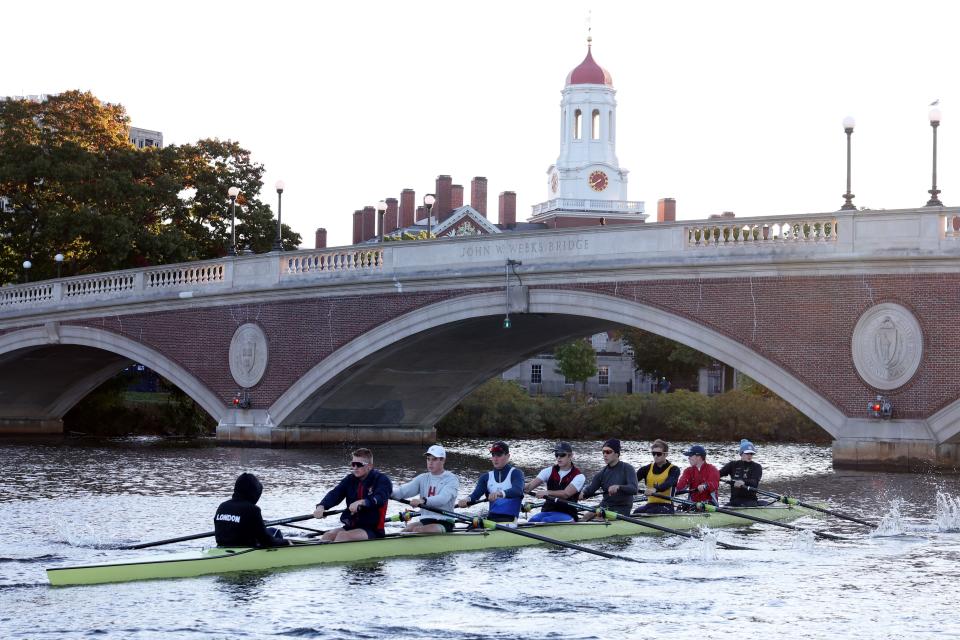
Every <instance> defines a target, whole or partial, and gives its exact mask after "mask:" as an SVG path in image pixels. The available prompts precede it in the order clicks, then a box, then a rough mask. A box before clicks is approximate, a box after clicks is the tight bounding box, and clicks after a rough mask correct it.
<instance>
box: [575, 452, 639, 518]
mask: <svg viewBox="0 0 960 640" xmlns="http://www.w3.org/2000/svg"><path fill="white" fill-rule="evenodd" d="M600 452H601V453H602V454H603V461H604V463H605V466H604V467H603V469H602V470H601V471H600V473H598V474H597V475H595V476H593V479H592V480H590V483H589V484H588V485H587V486H585V487H584V488H583V490H582V491H581V492H580V500H581V501H583V500H587V499H588V498H591V497H592V496H593V495H595V494H596V493H597V492H598V491H601V490H602V491H603V500H601V501H600V507H601V508H603V509H608V510H610V511H616V512H617V513H619V514H620V515H624V516H629V515H630V509H631V508H633V496H635V495H637V472H636V470H635V469H634V468H633V467H632V466H630V465H629V464H627V463H626V462H623V461H621V460H620V441H619V440H617V439H616V438H610V439H609V440H607V441H606V442H604V443H603V447H602V448H601V449H600ZM595 515H596V514H595V513H588V514H586V515H584V516H583V519H584V520H592V519H593V518H594V516H595Z"/></svg>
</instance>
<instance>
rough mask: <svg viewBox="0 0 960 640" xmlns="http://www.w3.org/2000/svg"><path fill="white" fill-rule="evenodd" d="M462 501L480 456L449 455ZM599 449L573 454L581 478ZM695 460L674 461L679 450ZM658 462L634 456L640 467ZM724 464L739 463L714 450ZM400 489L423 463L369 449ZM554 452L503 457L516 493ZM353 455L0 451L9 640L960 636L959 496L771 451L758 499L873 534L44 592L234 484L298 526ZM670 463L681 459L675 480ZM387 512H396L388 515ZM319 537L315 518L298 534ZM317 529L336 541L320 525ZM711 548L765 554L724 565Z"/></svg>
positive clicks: (743, 533) (665, 541)
mask: <svg viewBox="0 0 960 640" xmlns="http://www.w3.org/2000/svg"><path fill="white" fill-rule="evenodd" d="M444 444H446V445H447V448H448V451H449V452H450V454H449V456H450V459H449V461H448V468H449V469H450V470H451V471H453V472H454V473H457V474H458V475H459V476H460V478H461V493H462V494H463V495H466V494H467V493H469V492H470V490H471V489H472V488H473V485H474V483H475V481H476V477H477V474H478V473H479V472H480V471H482V470H485V469H486V468H487V467H488V464H489V463H488V459H487V456H486V455H485V451H486V446H485V445H486V444H487V443H485V442H480V441H458V442H453V443H444ZM599 444H600V443H599V442H584V443H575V447H576V449H577V451H578V452H579V457H578V459H577V463H578V465H579V466H580V467H581V468H582V469H584V471H585V472H587V475H591V474H592V473H593V472H594V471H596V469H597V468H598V467H599V465H600V460H599V457H600V456H599V454H598V450H599ZM684 444H686V443H674V444H673V447H672V448H673V450H674V451H679V450H680V448H681V446H682V445H684ZM648 446H649V443H647V442H627V443H624V459H625V460H626V461H628V462H630V463H632V464H634V465H635V466H637V465H638V464H645V463H646V462H647V456H646V455H644V452H646V451H647V447H648ZM708 450H709V451H710V452H711V458H712V461H714V462H718V461H719V462H723V461H726V460H727V459H730V458H732V457H733V455H734V453H735V451H734V449H733V447H732V445H727V444H724V445H719V444H715V445H711V446H708ZM375 453H376V456H377V466H378V468H380V469H381V470H382V471H385V472H386V473H387V474H389V475H390V476H391V477H392V478H393V479H394V480H400V481H403V480H407V479H409V478H411V477H412V476H413V475H415V474H416V473H419V472H420V471H421V468H422V466H423V459H422V457H421V451H420V450H419V448H403V447H393V448H390V449H382V450H377V451H375ZM549 453H550V446H549V443H546V442H543V441H526V442H522V443H515V444H514V445H513V460H514V462H515V463H516V464H518V466H520V467H521V468H523V469H524V470H525V471H526V472H527V473H528V475H530V474H533V473H535V472H536V471H538V470H539V469H540V468H541V467H542V466H545V465H546V464H549V463H550V462H552V459H551V457H550V455H549ZM345 456H346V450H270V449H240V448H225V447H216V446H213V445H212V444H210V443H206V444H196V443H181V444H177V443H171V442H165V441H161V440H152V439H137V440H117V441H110V442H95V441H84V440H81V441H72V442H66V443H39V442H27V443H17V444H5V445H0V478H2V479H3V483H2V486H0V522H2V531H3V539H2V547H0V637H2V638H81V637H103V638H158V637H161V636H162V637H165V638H272V637H280V638H283V637H303V638H382V637H388V636H389V637H393V638H417V637H433V638H457V639H459V638H533V637H536V638H628V637H629V638H652V637H664V638H671V639H675V638H705V637H706V638H733V637H737V638H742V637H755V638H765V637H772V636H774V635H778V636H781V637H790V638H793V637H804V638H828V637H829V638H833V637H847V638H887V637H890V638H893V637H900V636H903V635H905V634H909V635H910V637H911V638H918V637H921V638H922V637H934V636H936V637H940V638H943V637H946V638H949V637H955V638H960V626H958V624H957V623H956V622H955V619H954V618H955V616H954V614H953V608H954V607H955V603H956V602H957V600H958V599H960V598H958V596H960V587H958V586H957V585H958V584H960V478H957V477H955V476H937V475H923V476H917V475H899V474H884V473H854V472H846V471H834V470H833V469H832V466H831V462H830V450H829V448H826V447H820V446H812V445H809V446H808V445H766V446H763V447H761V448H760V452H759V454H758V456H757V461H758V462H760V463H761V464H763V465H764V486H765V487H766V488H767V489H769V490H772V491H776V492H779V493H786V494H789V495H796V496H800V497H802V498H804V499H809V500H814V501H828V502H830V503H831V504H832V505H833V507H834V508H836V509H839V510H842V511H844V512H848V513H850V514H851V515H855V516H857V517H861V518H864V519H867V520H872V521H874V522H877V523H878V524H880V527H879V528H878V529H877V530H875V531H873V532H871V531H868V530H866V529H864V528H862V527H860V526H858V525H856V524H853V523H850V522H845V521H842V520H839V519H836V518H832V517H805V518H803V519H801V520H798V521H796V524H798V525H800V526H802V527H804V528H807V529H817V530H822V531H828V532H830V533H834V534H838V535H843V536H847V537H849V538H850V540H848V541H831V540H822V539H818V538H816V537H814V536H813V535H812V534H810V533H808V532H795V531H790V530H786V529H782V528H779V527H773V526H770V525H752V526H749V527H746V528H741V529H722V530H717V531H715V532H712V533H711V534H710V535H709V536H708V539H707V540H705V541H702V542H701V541H691V540H687V539H684V538H678V537H673V536H639V537H636V538H628V539H614V540H610V541H602V542H592V543H587V544H588V545H589V546H593V547H595V548H597V549H602V550H605V551H608V552H612V553H617V554H622V555H627V556H630V557H634V558H638V559H642V560H645V561H646V562H647V564H646V566H640V565H635V564H633V563H626V562H621V561H615V560H605V559H602V558H598V557H595V556H592V555H587V554H584V553H579V552H576V551H569V550H561V549H553V548H547V547H528V548H524V549H514V550H502V551H491V552H476V553H461V554H450V555H446V556H437V557H426V558H407V559H403V558H399V559H391V560H385V561H378V562H370V563H367V564H362V565H333V566H317V567H306V568H297V569H284V570H277V571H269V572H262V573H248V574H234V575H224V576H206V577H199V578H190V579H183V580H163V581H149V582H135V583H126V584H121V585H96V586H87V587H71V588H57V589H53V588H50V587H49V586H48V585H47V581H46V576H45V573H44V569H45V568H46V567H48V566H52V565H57V564H75V563H85V562H93V561H104V560H109V559H113V558H118V557H129V556H132V555H133V554H147V553H167V552H173V551H183V550H186V549H192V548H196V547H197V546H198V543H197V542H184V543H179V544H175V545H170V546H166V547H158V548H156V549H153V550H144V551H117V550H111V549H110V548H109V547H112V546H117V545H123V544H130V543H135V542H141V541H146V540H157V539H161V538H167V537H173V536H178V535H184V534H187V533H196V532H201V531H206V530H209V529H211V528H212V526H211V525H212V514H213V512H214V510H215V509H216V506H217V504H218V503H219V502H220V501H221V500H223V499H226V497H228V496H229V494H230V491H231V489H232V484H233V480H234V478H235V477H236V475H237V474H238V473H240V472H241V471H253V472H255V473H256V474H257V475H258V476H259V477H260V478H261V480H262V481H263V483H264V485H265V491H264V495H263V498H262V499H261V501H260V505H261V507H262V508H263V511H264V515H265V517H266V518H267V519H275V518H282V517H286V516H291V515H298V514H302V513H308V512H310V511H311V510H312V508H313V505H314V504H315V503H316V502H317V501H318V500H319V498H320V497H322V495H323V494H324V492H325V491H326V490H327V489H329V488H330V487H331V486H332V484H333V483H335V482H336V481H337V480H338V479H339V478H340V477H341V476H342V475H343V474H345V473H346V469H345V464H344V463H345ZM681 458H682V457H681V456H679V455H678V454H676V453H674V455H673V456H672V459H673V460H674V462H683V461H682V459H681ZM396 510H398V507H394V508H393V509H392V510H391V511H396ZM303 524H307V525H308V526H319V525H320V523H319V522H317V521H313V522H307V523H303ZM326 524H328V525H329V524H332V522H331V520H328V521H326ZM714 539H719V540H721V541H726V542H731V543H736V544H740V545H743V546H749V547H752V548H754V549H756V550H755V551H750V552H743V551H729V550H724V549H721V548H717V547H716V545H715V544H714V543H713V540H714Z"/></svg>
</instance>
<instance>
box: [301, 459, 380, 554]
mask: <svg viewBox="0 0 960 640" xmlns="http://www.w3.org/2000/svg"><path fill="white" fill-rule="evenodd" d="M352 456H353V459H352V460H351V461H350V473H348V474H347V475H346V476H345V477H344V478H343V480H341V481H340V484H338V485H337V486H335V487H334V488H333V489H331V490H330V491H329V493H327V495H325V496H324V497H323V500H321V501H320V502H319V503H318V504H317V508H316V510H315V511H314V512H313V516H314V517H315V518H322V517H323V512H324V511H325V510H327V509H331V508H333V507H335V506H337V505H338V504H340V502H342V501H344V500H346V502H347V508H346V509H344V510H343V513H342V514H341V515H340V522H342V523H343V526H342V527H338V528H336V529H331V530H330V531H327V532H326V533H324V534H323V536H322V537H321V538H320V539H321V540H323V541H326V542H346V541H348V540H373V539H374V538H382V537H383V536H384V534H385V532H384V530H383V525H384V522H385V520H386V515H387V503H388V502H389V501H390V494H391V493H393V483H392V482H390V478H388V477H387V476H385V475H384V474H382V473H380V472H379V471H377V470H376V469H374V468H373V453H371V451H370V449H357V450H356V451H354V452H353V454H352Z"/></svg>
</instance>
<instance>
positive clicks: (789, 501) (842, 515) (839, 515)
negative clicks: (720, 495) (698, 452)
mask: <svg viewBox="0 0 960 640" xmlns="http://www.w3.org/2000/svg"><path fill="white" fill-rule="evenodd" d="M727 483H728V484H733V481H732V480H728V481H727ZM744 488H745V489H746V490H747V491H753V492H756V493H759V494H760V495H762V496H767V497H768V498H773V499H774V500H777V501H779V502H782V503H783V504H792V505H796V506H798V507H803V508H804V509H812V510H813V511H819V512H820V513H826V514H828V515H831V516H834V517H835V518H840V519H841V520H849V521H850V522H856V523H857V524H862V525H863V526H865V527H870V528H871V529H874V528H876V526H877V525H875V524H873V523H872V522H867V521H866V520H861V519H860V518H854V517H853V516H848V515H847V514H845V513H838V512H836V511H831V510H830V509H824V508H823V507H818V506H817V505H815V504H810V503H809V502H804V501H802V500H799V499H797V498H791V497H790V496H784V495H780V494H779V493H774V492H773V491H765V490H763V489H760V488H759V487H744Z"/></svg>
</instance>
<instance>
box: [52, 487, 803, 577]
mask: <svg viewBox="0 0 960 640" xmlns="http://www.w3.org/2000/svg"><path fill="white" fill-rule="evenodd" d="M738 511H743V512H744V513H746V514H750V515H754V516H758V517H761V518H765V519H768V520H776V521H785V520H793V519H796V518H799V517H801V516H804V515H815V513H812V512H810V511H808V510H805V509H802V508H799V507H795V506H770V507H751V508H744V509H738ZM642 519H643V520H644V521H649V522H650V523H652V524H657V525H660V526H665V527H670V528H672V529H679V530H690V529H696V528H700V527H705V528H711V529H714V528H720V527H731V526H749V525H751V524H753V522H752V521H749V520H746V519H744V518H738V517H736V516H733V515H728V514H724V513H689V514H686V513H685V514H672V515H653V516H643V517H642ZM522 528H523V530H525V531H530V532H533V533H537V534H539V535H542V536H547V537H549V538H553V539H556V540H561V541H564V542H583V541H588V540H598V539H601V538H610V537H614V536H636V535H651V534H658V535H659V534H661V532H660V531H657V530H656V529H652V528H649V527H644V526H641V525H638V524H633V523H630V522H625V521H622V520H614V521H606V522H585V523H543V524H532V525H522ZM535 544H545V543H543V542H539V541H538V540H534V539H531V538H527V537H525V536H519V535H515V534H513V533H509V532H506V531H486V530H484V531H463V532H454V533H447V534H432V535H422V534H413V535H410V534H400V535H394V536H388V537H387V538H384V539H382V540H369V541H353V542H340V543H319V542H309V543H302V544H294V545H292V546H288V547H275V548H271V549H250V548H234V549H230V548H223V547H212V548H209V549H201V550H198V551H187V552H182V553H170V554H154V555H151V556H145V557H140V558H131V559H130V560H124V561H121V562H111V563H107V564H90V565H80V566H73V567H52V568H49V569H47V579H48V580H49V581H50V584H51V585H53V586H69V585H82V584H103V583H108V582H130V581H134V580H154V579H162V578H188V577H194V576H202V575H208V574H216V573H231V572H235V571H263V570H268V569H276V568H281V567H296V566H305V565H315V564H328V563H344V562H346V563H349V562H361V561H366V560H377V559H382V558H393V557H403V556H422V555H431V554H437V553H452V552H459V551H482V550H488V549H502V548H508V547H525V546H529V545H535Z"/></svg>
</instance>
